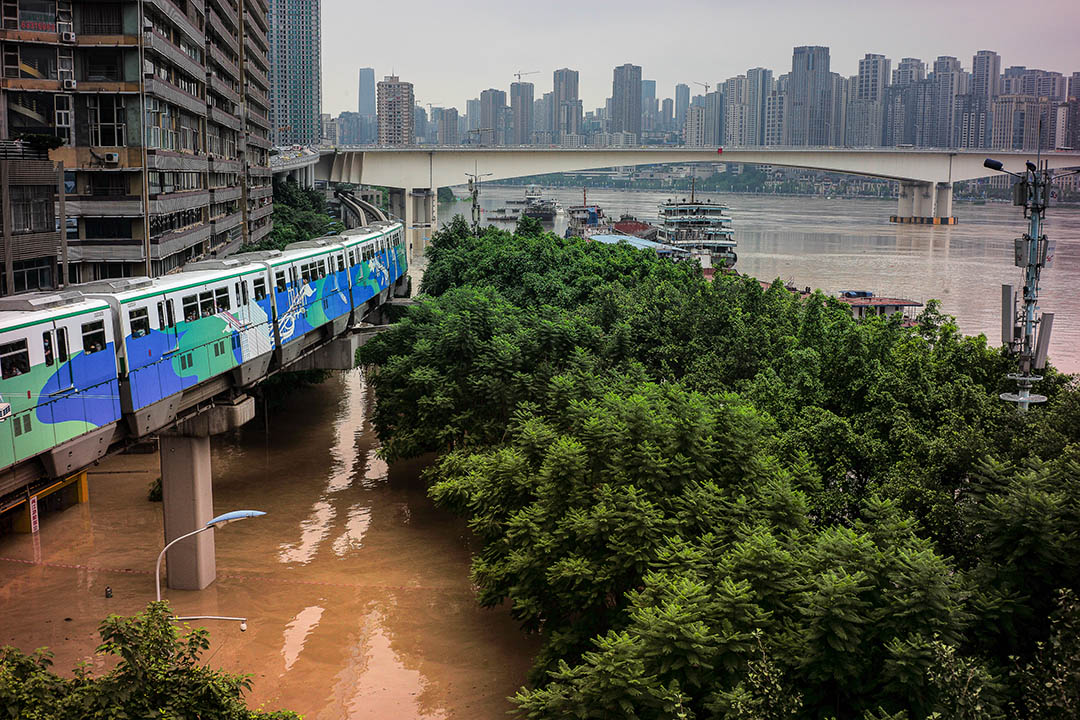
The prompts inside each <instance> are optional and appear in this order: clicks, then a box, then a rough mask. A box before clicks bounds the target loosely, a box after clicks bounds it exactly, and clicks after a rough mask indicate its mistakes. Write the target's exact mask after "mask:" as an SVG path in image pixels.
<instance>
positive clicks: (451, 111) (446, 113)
mask: <svg viewBox="0 0 1080 720" xmlns="http://www.w3.org/2000/svg"><path fill="white" fill-rule="evenodd" d="M438 132H439V136H438V142H439V144H440V145H457V144H458V143H459V142H461V140H460V139H459V137H458V111H457V108H443V111H442V114H441V115H440V116H439V131H438Z"/></svg>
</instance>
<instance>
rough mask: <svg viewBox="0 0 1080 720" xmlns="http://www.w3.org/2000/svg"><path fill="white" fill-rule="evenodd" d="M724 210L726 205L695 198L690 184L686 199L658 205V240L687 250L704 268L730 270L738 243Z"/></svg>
mask: <svg viewBox="0 0 1080 720" xmlns="http://www.w3.org/2000/svg"><path fill="white" fill-rule="evenodd" d="M727 210H728V208H727V206H725V205H722V204H720V203H716V202H711V201H709V200H708V199H705V200H704V201H702V200H698V199H696V198H695V195H694V186H693V185H692V184H691V186H690V199H689V200H686V199H685V198H684V199H682V200H668V201H667V202H664V203H661V204H660V207H659V212H660V233H659V235H658V237H657V240H659V241H660V242H662V243H666V244H668V245H674V246H676V247H681V248H685V249H687V250H690V251H691V253H692V254H693V255H694V256H695V257H697V258H698V260H699V261H700V262H701V267H702V268H703V269H706V270H708V269H710V268H711V269H713V270H721V271H723V270H728V269H730V268H733V267H734V266H735V262H736V260H738V256H737V255H736V254H735V248H736V247H738V243H737V242H735V230H734V229H733V228H732V227H731V216H730V215H728V214H727Z"/></svg>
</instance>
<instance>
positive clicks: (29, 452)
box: [0, 223, 407, 477]
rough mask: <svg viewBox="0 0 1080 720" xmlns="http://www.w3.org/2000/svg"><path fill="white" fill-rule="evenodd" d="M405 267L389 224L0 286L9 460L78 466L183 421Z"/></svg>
mask: <svg viewBox="0 0 1080 720" xmlns="http://www.w3.org/2000/svg"><path fill="white" fill-rule="evenodd" d="M406 269H407V266H406V253H405V246H404V242H403V231H402V226H401V224H400V223H378V224H376V225H373V226H368V227H366V228H363V229H360V230H354V231H349V232H348V233H346V234H344V235H339V236H328V237H324V238H319V239H317V240H313V241H309V242H305V243H296V244H293V245H290V246H289V247H287V248H286V249H285V250H284V251H268V252H256V253H244V254H240V255H234V256H232V257H229V258H226V259H220V260H210V261H205V262H198V263H192V264H189V265H188V266H187V267H186V268H185V270H184V272H181V273H177V274H174V275H169V276H165V277H160V278H155V279H153V280H151V279H149V278H125V279H120V280H107V281H99V282H95V283H89V284H84V285H78V286H73V287H71V288H69V289H68V290H67V291H65V292H62V293H55V292H54V293H34V294H30V295H21V296H13V297H9V298H2V299H0V376H2V378H0V396H2V397H0V471H8V470H9V469H11V468H14V467H15V466H18V465H20V463H22V464H25V462H24V461H27V460H32V459H35V458H36V459H38V460H40V461H41V465H42V469H43V470H44V472H45V473H46V474H48V475H50V476H53V477H58V476H61V475H63V474H64V473H70V472H74V471H76V470H78V469H79V468H80V467H83V466H85V465H86V464H89V463H90V462H92V461H93V460H96V459H97V458H98V457H101V456H102V455H103V454H104V453H105V452H106V451H107V450H108V448H109V446H110V444H111V443H112V442H114V440H115V439H117V438H118V437H119V435H120V434H123V435H127V436H131V437H138V436H141V435H146V434H149V433H153V432H155V431H157V430H160V429H161V428H163V427H166V426H167V425H169V424H170V423H172V422H174V421H175V420H176V416H177V412H178V411H179V409H180V408H181V406H182V405H183V404H184V402H183V401H185V400H186V399H187V398H188V397H189V396H188V395H186V393H191V394H192V395H199V394H200V393H204V391H205V392H208V393H209V395H213V394H216V392H220V391H221V390H222V389H225V388H227V387H247V386H250V385H251V384H253V383H254V382H257V381H258V380H259V379H261V378H263V377H265V375H266V374H267V372H268V371H269V370H270V369H271V368H272V367H275V366H276V367H280V366H282V365H286V364H288V363H290V362H291V361H292V360H293V359H295V358H296V357H298V356H299V355H300V354H301V353H303V351H304V350H305V349H306V348H308V347H310V346H311V345H314V344H316V343H318V342H320V341H321V340H325V339H327V338H329V337H332V336H335V335H338V334H340V333H341V332H343V331H344V330H345V329H346V327H348V325H350V324H351V323H352V322H355V321H359V320H360V319H361V318H362V317H363V316H364V314H365V313H366V311H367V310H368V309H370V308H371V307H374V306H375V305H377V304H379V303H381V302H383V301H384V300H385V299H386V298H387V297H388V296H389V292H390V289H391V287H392V286H394V285H395V284H396V283H398V282H399V281H401V280H402V279H403V278H404V276H405V272H406ZM211 381H213V384H211ZM204 383H205V384H206V385H204ZM209 395H208V397H209Z"/></svg>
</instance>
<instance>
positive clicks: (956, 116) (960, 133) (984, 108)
mask: <svg viewBox="0 0 1080 720" xmlns="http://www.w3.org/2000/svg"><path fill="white" fill-rule="evenodd" d="M1000 84H1001V58H1000V57H999V56H998V54H997V53H996V52H994V51H993V50H980V51H978V52H977V53H975V56H974V57H972V58H971V82H970V84H969V86H968V92H967V93H965V94H963V95H958V96H957V97H956V100H955V103H956V105H955V107H954V108H953V127H954V130H953V136H952V145H953V146H954V147H960V148H980V147H990V134H991V131H992V122H991V118H990V113H991V111H992V109H993V102H994V98H996V97H997V96H998V88H999V86H1000Z"/></svg>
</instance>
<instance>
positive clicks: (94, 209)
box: [64, 195, 142, 218]
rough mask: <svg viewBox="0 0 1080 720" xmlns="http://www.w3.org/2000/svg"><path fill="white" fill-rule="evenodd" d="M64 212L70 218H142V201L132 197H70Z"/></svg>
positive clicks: (66, 200) (67, 199) (65, 202)
mask: <svg viewBox="0 0 1080 720" xmlns="http://www.w3.org/2000/svg"><path fill="white" fill-rule="evenodd" d="M64 212H65V213H67V215H68V216H69V217H77V216H80V215H91V216H94V217H97V216H107V217H131V218H137V217H142V200H141V199H139V197H138V196H132V195H121V196H116V195H68V196H67V197H66V198H65V199H64Z"/></svg>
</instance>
